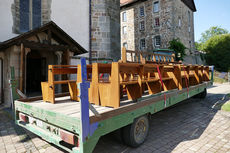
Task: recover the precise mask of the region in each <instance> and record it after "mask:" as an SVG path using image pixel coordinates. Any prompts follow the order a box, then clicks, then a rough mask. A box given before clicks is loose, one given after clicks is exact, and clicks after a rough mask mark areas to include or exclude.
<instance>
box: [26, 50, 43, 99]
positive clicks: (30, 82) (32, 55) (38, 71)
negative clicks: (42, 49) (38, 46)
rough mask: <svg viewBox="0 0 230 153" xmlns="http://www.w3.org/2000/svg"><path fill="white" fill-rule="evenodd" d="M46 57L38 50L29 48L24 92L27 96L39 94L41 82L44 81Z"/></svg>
mask: <svg viewBox="0 0 230 153" xmlns="http://www.w3.org/2000/svg"><path fill="white" fill-rule="evenodd" d="M45 66H46V58H42V57H41V55H40V53H39V51H36V50H31V52H29V53H28V54H27V58H26V94H27V96H38V95H41V82H42V81H46V72H45V71H44V70H45V69H46V68H45Z"/></svg>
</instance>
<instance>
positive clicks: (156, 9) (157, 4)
mask: <svg viewBox="0 0 230 153" xmlns="http://www.w3.org/2000/svg"><path fill="white" fill-rule="evenodd" d="M153 12H154V13H156V12H159V1H157V2H154V3H153Z"/></svg>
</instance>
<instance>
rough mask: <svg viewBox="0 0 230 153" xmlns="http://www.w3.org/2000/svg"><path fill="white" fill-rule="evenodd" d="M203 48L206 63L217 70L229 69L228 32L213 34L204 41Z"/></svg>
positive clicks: (229, 40) (229, 42)
mask: <svg viewBox="0 0 230 153" xmlns="http://www.w3.org/2000/svg"><path fill="white" fill-rule="evenodd" d="M204 50H205V51H206V55H205V59H206V62H207V64H209V65H214V66H215V68H216V69H217V70H218V71H222V72H223V71H224V72H227V71H229V70H230V34H224V35H216V36H213V37H212V38H210V39H209V40H208V41H207V42H206V43H205V45H204Z"/></svg>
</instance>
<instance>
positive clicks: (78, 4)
mask: <svg viewBox="0 0 230 153" xmlns="http://www.w3.org/2000/svg"><path fill="white" fill-rule="evenodd" d="M90 2H91V5H90ZM90 8H91V10H90ZM0 18H1V22H0V33H1V35H0V103H2V102H3V101H4V103H5V104H6V105H9V103H10V87H9V84H8V81H9V78H10V67H11V66H13V67H15V72H16V78H17V79H18V80H24V82H23V81H19V82H20V85H19V87H20V89H22V92H23V93H25V94H27V95H28V93H29V94H30V93H31V92H39V91H40V90H39V86H40V82H41V80H44V78H45V76H46V75H47V74H46V72H47V65H48V64H68V63H67V62H61V63H60V57H62V58H63V59H65V61H68V60H69V61H70V63H69V64H75V65H76V64H78V63H79V57H78V56H72V55H73V53H75V54H74V55H79V54H80V53H85V52H86V51H88V52H89V51H90V50H91V51H92V57H94V61H98V60H102V59H101V58H103V59H105V58H112V59H113V60H115V61H116V60H118V59H120V1H119V0H74V1H73V0H65V1H63V0H1V1H0ZM50 21H54V22H55V23H56V24H57V25H58V27H60V28H57V26H54V25H53V24H54V22H50ZM47 24H48V25H47ZM56 24H55V25H56ZM44 26H45V27H50V26H51V27H53V28H52V29H53V31H54V32H52V34H51V36H48V34H47V32H45V33H44V31H42V30H41V31H39V32H38V31H37V30H36V29H37V28H39V29H44ZM60 29H61V30H60ZM34 30H35V31H34ZM63 31H65V32H64V34H63ZM55 32H56V33H55ZM49 37H51V38H52V39H51V38H50V40H52V41H51V42H52V43H51V45H49V44H48V45H47V43H48V42H47V39H48V38H49ZM19 38H20V39H19ZM27 40H33V41H35V42H34V43H33V45H32V46H33V47H35V48H30V47H31V42H30V43H29V45H30V46H29V47H28V46H25V45H28V42H26V43H24V44H23V46H24V47H25V50H26V57H25V58H24V59H25V62H24V63H25V66H26V65H34V67H36V66H37V69H38V72H40V71H41V68H40V66H39V64H36V62H35V61H37V62H38V63H41V64H42V76H40V74H41V73H39V75H38V76H39V79H37V80H36V81H33V82H31V83H29V82H28V80H30V79H31V77H29V76H27V75H28V74H29V73H31V75H32V76H34V75H33V74H37V73H34V70H35V69H32V68H31V69H29V68H28V69H27V67H25V66H23V67H24V70H23V71H21V70H20V63H21V61H20V57H21V42H24V41H27ZM37 41H39V42H37ZM9 42H10V43H9ZM39 43H41V44H39ZM53 43H54V44H53ZM70 44H71V45H70ZM77 44H78V45H77ZM53 45H54V46H53ZM56 45H57V46H56ZM63 45H64V47H63ZM69 45H70V46H69ZM73 45H75V49H76V48H78V49H79V50H81V51H82V50H83V52H78V51H76V50H75V51H71V47H72V46H73ZM37 46H40V47H41V48H42V49H38V48H36V47H37ZM79 46H82V47H79ZM58 47H59V48H58ZM69 47H70V48H69ZM63 48H64V49H66V50H64V51H63ZM54 49H55V50H54ZM67 49H69V50H70V56H68V58H70V59H68V60H67V55H66V53H67ZM27 53H28V54H27ZM84 56H86V57H88V56H89V55H88V53H86V54H84ZM99 58H100V59H99ZM33 61H34V64H28V63H27V62H33ZM26 63H27V64H26ZM21 69H22V68H21ZM22 72H23V73H22ZM34 78H36V76H34ZM42 78H43V79H42ZM46 78H47V77H46ZM25 80H26V81H25ZM35 82H37V83H36V85H34V86H33V84H34V83H35ZM30 85H32V86H33V87H34V89H35V91H32V90H33V89H31V90H29V88H31V87H30Z"/></svg>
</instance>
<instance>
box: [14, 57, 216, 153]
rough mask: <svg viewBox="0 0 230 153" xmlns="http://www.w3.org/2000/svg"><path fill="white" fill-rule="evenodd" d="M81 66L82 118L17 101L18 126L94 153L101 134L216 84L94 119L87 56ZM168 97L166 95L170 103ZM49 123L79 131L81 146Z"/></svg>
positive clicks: (149, 99)
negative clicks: (26, 119)
mask: <svg viewBox="0 0 230 153" xmlns="http://www.w3.org/2000/svg"><path fill="white" fill-rule="evenodd" d="M81 66H82V70H84V71H82V78H85V79H83V82H82V83H79V84H78V88H79V89H80V93H81V94H80V99H81V100H80V104H81V119H78V118H73V117H69V116H67V115H64V114H61V113H56V112H53V111H49V110H44V109H41V108H38V107H32V106H30V105H28V104H27V103H24V102H21V101H20V100H16V101H15V122H16V124H17V125H19V126H22V127H23V128H25V129H27V130H29V131H31V132H33V133H35V134H36V135H38V136H40V137H41V138H42V139H44V140H46V141H48V142H50V143H53V144H54V145H56V146H58V147H60V148H62V149H64V150H66V151H68V152H72V153H90V152H92V151H93V149H94V148H95V146H96V144H97V142H98V140H99V138H100V137H101V136H103V135H106V134H108V133H110V132H112V131H115V130H117V129H120V128H122V127H124V126H127V125H129V124H131V123H133V121H134V119H135V118H137V117H140V116H142V115H145V114H154V113H156V112H159V111H161V110H164V109H166V108H168V107H170V106H173V105H175V104H177V103H179V102H181V101H183V100H186V99H188V98H190V97H192V96H195V95H197V94H199V93H202V92H204V91H205V89H206V88H208V87H210V86H211V85H212V81H208V82H204V83H202V84H199V85H196V86H192V87H189V90H187V89H183V90H180V91H178V90H177V91H168V92H165V93H159V94H155V95H151V96H147V97H144V98H140V99H138V100H137V102H136V103H135V105H131V106H127V107H120V108H118V109H115V110H113V111H111V112H106V113H102V114H101V115H100V116H99V117H98V116H93V118H92V117H89V102H88V90H87V89H88V88H89V83H88V82H86V62H85V59H81ZM212 76H213V68H212ZM211 78H213V77H211ZM164 96H166V105H165V101H164V99H165V98H164ZM33 99H34V98H31V99H28V101H29V102H31V101H33ZM19 112H22V113H25V114H27V115H28V116H32V117H33V118H36V119H39V120H42V121H44V127H37V126H35V125H32V124H23V123H22V122H21V121H20V120H19ZM46 125H49V126H50V127H59V128H62V129H65V130H67V131H69V132H71V133H74V134H76V135H77V136H78V140H79V146H78V147H73V148H68V147H66V146H64V145H62V144H61V142H62V139H61V138H60V136H59V135H58V134H55V133H53V132H50V131H49V130H48V129H46V128H45V126H46Z"/></svg>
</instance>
